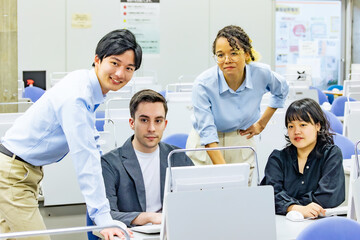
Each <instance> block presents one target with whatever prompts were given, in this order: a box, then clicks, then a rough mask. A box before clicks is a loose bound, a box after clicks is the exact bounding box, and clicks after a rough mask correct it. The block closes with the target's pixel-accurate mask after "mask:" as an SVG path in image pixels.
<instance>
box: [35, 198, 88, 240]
mask: <svg viewBox="0 0 360 240" xmlns="http://www.w3.org/2000/svg"><path fill="white" fill-rule="evenodd" d="M40 212H41V215H42V216H43V218H44V221H45V224H46V227H47V229H55V228H68V227H82V226H86V215H85V213H86V206H85V204H79V205H66V206H53V207H44V206H41V204H40ZM65 239H66V240H87V235H86V233H75V234H62V235H52V236H51V240H65Z"/></svg>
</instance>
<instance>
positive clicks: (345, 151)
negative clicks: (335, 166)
mask: <svg viewBox="0 0 360 240" xmlns="http://www.w3.org/2000/svg"><path fill="white" fill-rule="evenodd" d="M334 143H335V145H337V146H338V147H339V148H340V149H341V152H342V155H343V159H350V158H351V156H352V155H354V151H355V144H354V143H353V142H352V141H350V139H348V138H347V137H345V136H343V135H340V134H338V133H336V134H335V135H334Z"/></svg>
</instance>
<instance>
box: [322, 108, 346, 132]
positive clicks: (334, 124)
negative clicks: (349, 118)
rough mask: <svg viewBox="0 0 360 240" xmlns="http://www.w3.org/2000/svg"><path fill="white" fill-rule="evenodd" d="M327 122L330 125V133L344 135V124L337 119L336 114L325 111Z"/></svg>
mask: <svg viewBox="0 0 360 240" xmlns="http://www.w3.org/2000/svg"><path fill="white" fill-rule="evenodd" d="M323 111H324V113H325V115H326V118H327V120H328V121H329V123H330V131H333V132H336V133H339V134H342V133H343V124H342V122H341V121H340V120H339V119H338V118H337V117H336V115H335V114H333V113H332V112H329V111H326V110H323Z"/></svg>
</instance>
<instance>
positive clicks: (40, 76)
mask: <svg viewBox="0 0 360 240" xmlns="http://www.w3.org/2000/svg"><path fill="white" fill-rule="evenodd" d="M28 79H32V80H34V84H33V85H34V86H36V87H39V88H42V89H44V90H46V71H23V82H24V87H27V86H28V85H27V80H28Z"/></svg>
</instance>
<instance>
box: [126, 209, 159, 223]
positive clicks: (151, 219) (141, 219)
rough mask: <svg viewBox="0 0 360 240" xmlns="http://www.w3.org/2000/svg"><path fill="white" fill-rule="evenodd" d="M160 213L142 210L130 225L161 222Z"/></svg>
mask: <svg viewBox="0 0 360 240" xmlns="http://www.w3.org/2000/svg"><path fill="white" fill-rule="evenodd" d="M161 219H162V214H161V213H155V212H142V213H140V214H139V216H137V217H136V218H135V219H134V220H133V221H132V222H131V224H132V225H140V226H142V225H145V224H147V223H152V224H161Z"/></svg>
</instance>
